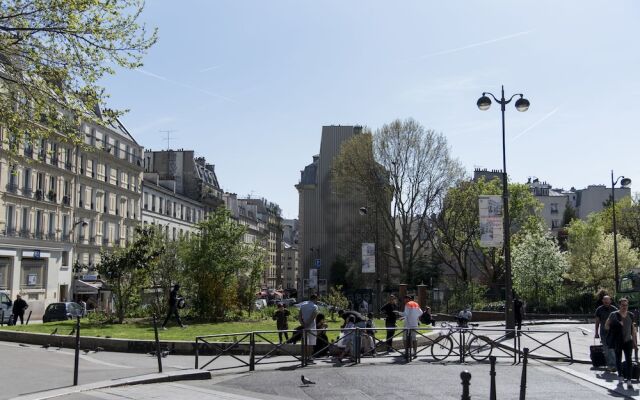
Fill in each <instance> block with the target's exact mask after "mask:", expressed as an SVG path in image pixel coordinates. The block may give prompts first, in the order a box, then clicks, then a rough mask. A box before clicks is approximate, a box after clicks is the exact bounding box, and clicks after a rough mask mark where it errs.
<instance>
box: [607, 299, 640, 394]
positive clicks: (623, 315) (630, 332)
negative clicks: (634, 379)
mask: <svg viewBox="0 0 640 400" xmlns="http://www.w3.org/2000/svg"><path fill="white" fill-rule="evenodd" d="M618 305H619V306H620V309H619V310H618V311H614V312H612V313H611V314H610V315H609V318H608V319H607V322H606V323H605V329H606V330H607V331H608V332H607V345H608V346H610V347H614V348H615V354H616V368H617V369H618V378H619V379H620V380H623V379H624V381H625V382H627V383H628V384H629V385H631V368H632V366H633V361H632V360H631V351H632V350H635V351H638V339H637V336H638V335H637V330H636V326H635V325H634V324H633V314H632V313H631V312H629V300H628V299H627V298H625V297H623V298H621V299H620V301H619V302H618ZM622 353H624V359H625V363H624V365H623V364H622Z"/></svg>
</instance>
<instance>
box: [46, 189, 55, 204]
mask: <svg viewBox="0 0 640 400" xmlns="http://www.w3.org/2000/svg"><path fill="white" fill-rule="evenodd" d="M47 199H48V200H49V201H50V202H53V203H55V202H56V200H57V199H58V195H57V194H56V192H54V191H53V190H49V193H47Z"/></svg>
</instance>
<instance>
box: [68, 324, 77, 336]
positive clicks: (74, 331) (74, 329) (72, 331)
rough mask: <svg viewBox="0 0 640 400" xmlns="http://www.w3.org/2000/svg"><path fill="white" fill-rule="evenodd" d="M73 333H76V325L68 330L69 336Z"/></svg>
mask: <svg viewBox="0 0 640 400" xmlns="http://www.w3.org/2000/svg"><path fill="white" fill-rule="evenodd" d="M74 333H76V327H75V326H74V327H73V329H72V330H71V332H69V336H71V335H73V334H74Z"/></svg>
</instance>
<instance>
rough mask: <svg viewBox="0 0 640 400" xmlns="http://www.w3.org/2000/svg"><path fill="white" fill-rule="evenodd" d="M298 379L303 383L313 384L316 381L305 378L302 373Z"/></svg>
mask: <svg viewBox="0 0 640 400" xmlns="http://www.w3.org/2000/svg"><path fill="white" fill-rule="evenodd" d="M300 380H301V381H302V383H303V384H305V385H315V384H316V383H315V382H314V381H312V380H309V379H307V378H305V377H304V375H301V376H300Z"/></svg>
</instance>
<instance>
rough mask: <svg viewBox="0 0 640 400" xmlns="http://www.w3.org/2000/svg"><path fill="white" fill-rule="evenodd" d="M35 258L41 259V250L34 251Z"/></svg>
mask: <svg viewBox="0 0 640 400" xmlns="http://www.w3.org/2000/svg"><path fill="white" fill-rule="evenodd" d="M33 258H40V250H34V251H33Z"/></svg>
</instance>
